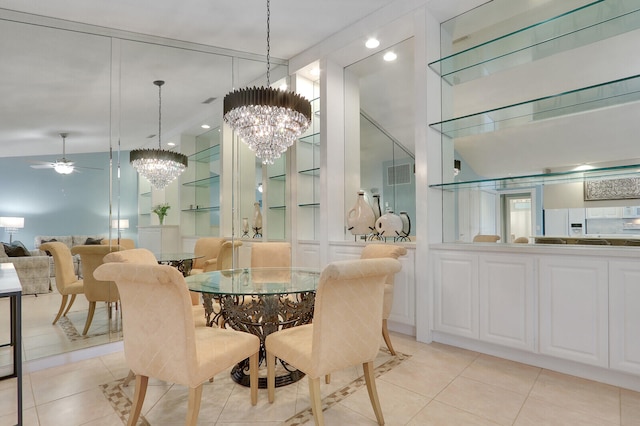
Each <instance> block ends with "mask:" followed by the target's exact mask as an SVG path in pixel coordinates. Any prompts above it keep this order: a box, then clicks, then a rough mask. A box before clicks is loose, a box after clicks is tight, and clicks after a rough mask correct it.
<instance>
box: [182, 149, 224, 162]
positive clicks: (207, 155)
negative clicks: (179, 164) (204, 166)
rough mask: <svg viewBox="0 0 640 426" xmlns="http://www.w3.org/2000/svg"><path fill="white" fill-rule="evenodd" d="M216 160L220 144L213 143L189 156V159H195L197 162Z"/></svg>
mask: <svg viewBox="0 0 640 426" xmlns="http://www.w3.org/2000/svg"><path fill="white" fill-rule="evenodd" d="M218 160H220V145H214V146H212V147H209V148H206V149H203V150H202V151H198V152H196V153H195V154H192V155H190V156H189V161H197V162H199V163H210V162H212V161H218Z"/></svg>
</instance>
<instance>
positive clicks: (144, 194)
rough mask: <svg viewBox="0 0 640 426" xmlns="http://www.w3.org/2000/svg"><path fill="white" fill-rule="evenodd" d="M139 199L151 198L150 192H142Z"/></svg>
mask: <svg viewBox="0 0 640 426" xmlns="http://www.w3.org/2000/svg"><path fill="white" fill-rule="evenodd" d="M140 196H141V197H151V191H149V192H143V193H142V194H140Z"/></svg>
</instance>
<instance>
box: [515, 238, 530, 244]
mask: <svg viewBox="0 0 640 426" xmlns="http://www.w3.org/2000/svg"><path fill="white" fill-rule="evenodd" d="M513 242H514V243H516V244H529V238H527V237H518V238H516V239H515V240H513Z"/></svg>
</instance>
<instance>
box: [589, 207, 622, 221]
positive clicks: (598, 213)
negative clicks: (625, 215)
mask: <svg viewBox="0 0 640 426" xmlns="http://www.w3.org/2000/svg"><path fill="white" fill-rule="evenodd" d="M622 210H623V208H622V207H589V208H587V209H586V216H587V219H619V218H621V217H622Z"/></svg>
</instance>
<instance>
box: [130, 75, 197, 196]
mask: <svg viewBox="0 0 640 426" xmlns="http://www.w3.org/2000/svg"><path fill="white" fill-rule="evenodd" d="M153 84H155V85H156V86H158V99H159V102H158V104H159V107H158V149H135V150H133V151H131V153H130V154H129V161H130V162H131V164H132V165H133V167H134V168H135V169H136V171H137V172H138V173H139V174H140V175H142V176H143V177H144V178H145V179H147V180H148V181H149V182H150V183H151V186H153V188H155V189H164V188H166V186H167V185H169V184H170V183H171V182H173V181H174V180H175V179H176V178H177V177H178V176H180V174H182V172H184V169H185V168H186V167H187V164H188V161H189V160H188V159H187V156H186V155H184V154H180V153H179V152H174V151H167V150H164V149H162V85H163V84H164V81H162V80H156V81H154V82H153Z"/></svg>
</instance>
